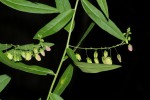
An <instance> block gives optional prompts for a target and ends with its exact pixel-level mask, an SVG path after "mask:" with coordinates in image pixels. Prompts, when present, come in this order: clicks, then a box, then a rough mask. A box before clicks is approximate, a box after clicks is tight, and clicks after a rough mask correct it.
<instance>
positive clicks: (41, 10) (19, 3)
mask: <svg viewBox="0 0 150 100" xmlns="http://www.w3.org/2000/svg"><path fill="white" fill-rule="evenodd" d="M1 2H2V3H3V4H5V5H7V6H8V7H11V8H13V9H15V10H18V11H22V12H28V13H38V14H50V13H59V11H58V10H57V9H56V8H54V7H51V6H48V5H45V4H41V3H33V2H30V1H28V0H1Z"/></svg>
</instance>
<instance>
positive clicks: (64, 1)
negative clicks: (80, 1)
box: [55, 0, 71, 13]
mask: <svg viewBox="0 0 150 100" xmlns="http://www.w3.org/2000/svg"><path fill="white" fill-rule="evenodd" d="M55 3H56V8H57V9H58V10H59V11H60V12H61V13H62V12H64V11H67V10H69V9H71V5H70V2H69V0H55Z"/></svg>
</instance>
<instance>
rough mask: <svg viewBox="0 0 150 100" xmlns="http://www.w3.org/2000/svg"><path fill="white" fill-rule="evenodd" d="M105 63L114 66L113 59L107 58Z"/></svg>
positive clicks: (104, 60)
mask: <svg viewBox="0 0 150 100" xmlns="http://www.w3.org/2000/svg"><path fill="white" fill-rule="evenodd" d="M103 63H104V64H109V65H112V59H111V57H106V58H104V59H103Z"/></svg>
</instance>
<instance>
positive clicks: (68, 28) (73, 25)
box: [64, 21, 75, 33]
mask: <svg viewBox="0 0 150 100" xmlns="http://www.w3.org/2000/svg"><path fill="white" fill-rule="evenodd" d="M71 25H72V29H71V32H72V31H73V29H74V27H75V21H73V23H71V21H70V22H69V23H68V24H67V25H66V26H65V28H64V29H65V30H66V31H67V32H68V33H69V31H70V27H71Z"/></svg>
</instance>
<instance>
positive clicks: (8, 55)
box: [6, 52, 13, 60]
mask: <svg viewBox="0 0 150 100" xmlns="http://www.w3.org/2000/svg"><path fill="white" fill-rule="evenodd" d="M6 54H7V57H8V58H9V59H10V60H12V59H13V55H12V54H11V53H9V52H7V53H6Z"/></svg>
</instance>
